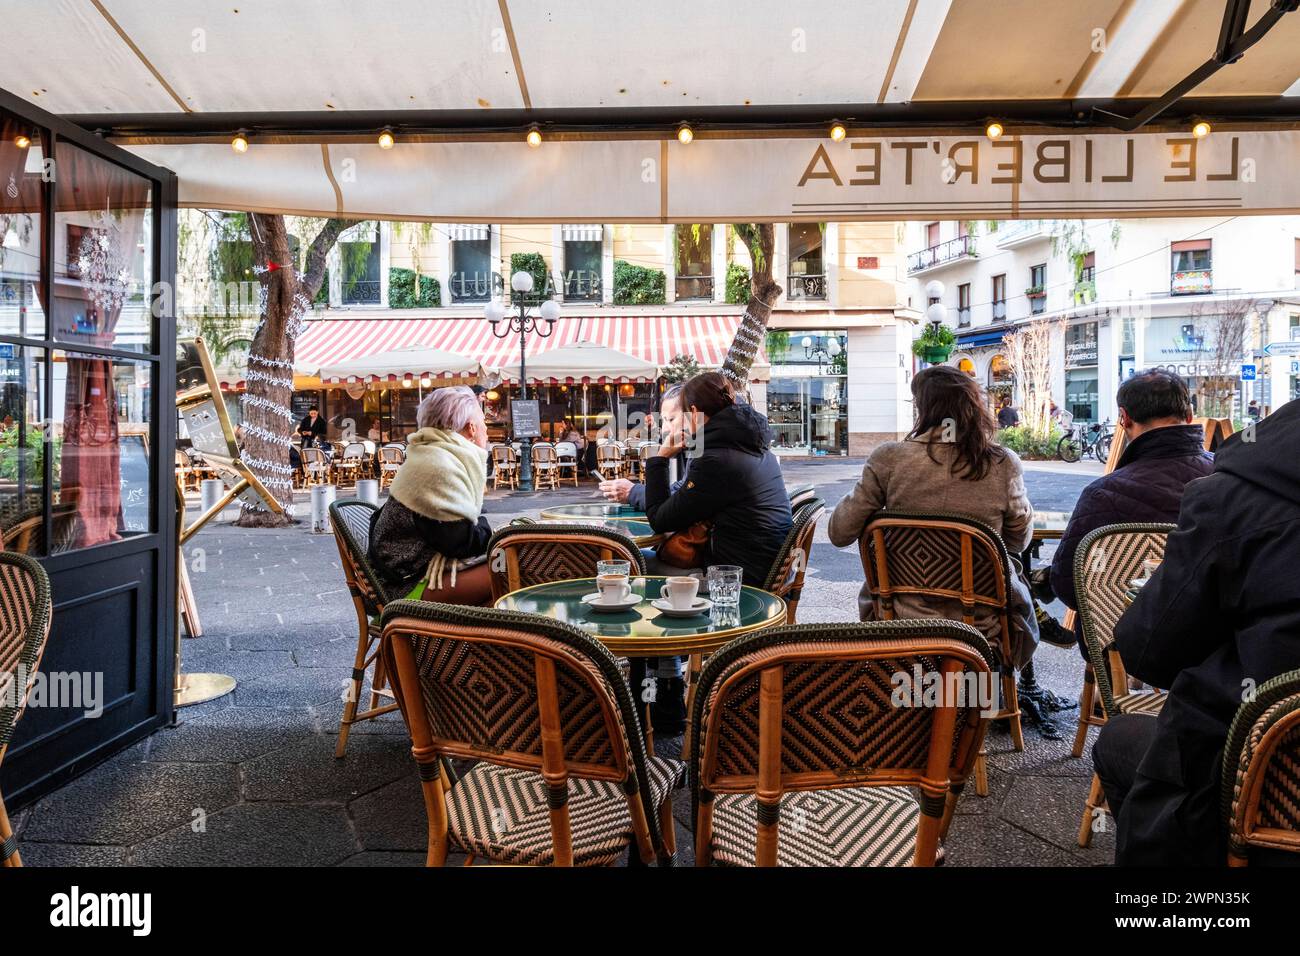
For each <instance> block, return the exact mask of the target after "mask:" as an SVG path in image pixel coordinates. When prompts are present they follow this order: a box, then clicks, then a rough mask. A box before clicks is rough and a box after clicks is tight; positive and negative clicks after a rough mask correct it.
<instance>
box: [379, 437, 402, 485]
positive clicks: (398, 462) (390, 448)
mask: <svg viewBox="0 0 1300 956" xmlns="http://www.w3.org/2000/svg"><path fill="white" fill-rule="evenodd" d="M378 455H379V487H380V488H387V487H388V486H389V485H391V484H392V483H393V479H394V478H396V477H397V470H398V469H399V468H401V467H402V463H403V462H404V461H406V452H405V450H403V449H402V448H399V447H398V446H397V445H385V446H384V447H383V448H381V449H379V451H378Z"/></svg>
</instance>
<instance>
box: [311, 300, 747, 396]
mask: <svg viewBox="0 0 1300 956" xmlns="http://www.w3.org/2000/svg"><path fill="white" fill-rule="evenodd" d="M739 325H740V316H739V315H735V314H732V315H695V314H690V313H683V314H679V315H654V314H639V313H638V314H632V315H596V316H592V315H586V316H580V317H571V318H561V319H560V320H559V321H558V322H556V323H555V332H554V333H553V334H552V335H550V336H549V337H547V338H542V337H541V336H538V335H529V336H527V338H526V343H527V349H528V355H529V356H533V355H540V354H542V353H543V352H547V351H550V350H551V349H556V348H560V347H561V346H564V345H569V344H571V343H573V342H579V341H583V342H593V343H595V344H597V345H604V346H607V347H608V348H612V349H616V350H617V351H619V352H625V353H627V354H628V355H634V356H636V357H637V358H640V359H643V360H645V361H647V362H650V363H652V364H653V365H655V366H657V367H659V368H663V367H664V366H666V365H668V364H670V363H671V362H672V360H673V359H674V358H675V357H676V356H678V355H689V356H691V357H692V358H694V359H695V361H696V362H698V363H699V364H700V366H701V367H703V368H705V369H715V368H718V367H719V366H721V365H722V361H723V359H724V358H725V357H726V355H727V349H728V347H729V346H730V345H731V341H732V339H733V338H735V335H736V328H737V327H738V326H739ZM416 347H423V348H437V349H442V350H443V351H446V352H451V353H454V354H456V355H463V356H465V357H467V358H473V359H477V360H478V362H479V363H480V364H481V365H482V366H483V367H484V368H485V369H491V370H493V371H498V370H500V369H502V368H505V367H506V366H508V365H512V364H517V363H518V359H519V338H518V336H516V335H507V336H506V337H504V338H497V337H496V336H494V335H493V333H492V327H491V326H490V325H489V324H488V323H487V321H486V320H484V319H482V318H479V317H477V316H469V317H465V318H454V319H453V318H447V319H423V318H411V319H406V318H401V319H398V318H391V317H386V318H373V319H316V320H312V321H309V322H308V323H307V328H306V329H305V330H304V331H303V333H302V335H301V336H300V337H299V338H298V341H297V345H296V348H295V358H294V368H295V370H296V371H297V372H298V373H299V374H300V375H316V374H317V373H318V372H319V371H320V369H321V368H323V367H329V366H334V365H340V364H342V363H344V362H347V361H350V360H352V359H357V358H362V357H363V356H367V355H374V354H377V353H379V352H388V351H392V350H394V349H405V348H416ZM409 371H410V372H411V373H412V374H414V375H419V374H422V373H426V372H428V373H432V374H434V375H437V374H438V373H440V372H441V371H444V370H440V369H416V368H413V369H410V370H409ZM767 373H768V363H767V357H766V356H765V355H764V354H762V353H761V352H760V354H759V355H758V357H757V358H756V359H755V361H754V367H753V370H752V373H751V376H750V377H751V380H752V381H762V380H764V379H765V378H766V377H767Z"/></svg>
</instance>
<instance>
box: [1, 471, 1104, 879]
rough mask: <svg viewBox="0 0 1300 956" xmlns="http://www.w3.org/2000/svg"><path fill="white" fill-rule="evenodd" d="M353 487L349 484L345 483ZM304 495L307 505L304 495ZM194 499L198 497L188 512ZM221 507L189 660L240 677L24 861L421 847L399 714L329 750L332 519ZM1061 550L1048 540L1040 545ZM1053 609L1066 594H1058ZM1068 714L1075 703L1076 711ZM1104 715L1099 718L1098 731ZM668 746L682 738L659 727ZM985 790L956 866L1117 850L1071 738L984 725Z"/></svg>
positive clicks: (958, 834) (1067, 670) (682, 825)
mask: <svg viewBox="0 0 1300 956" xmlns="http://www.w3.org/2000/svg"><path fill="white" fill-rule="evenodd" d="M860 470H861V462H860V461H854V460H850V459H822V460H814V461H791V462H786V463H785V471H786V474H787V477H788V480H789V481H790V482H791V483H797V482H813V483H815V484H816V485H817V488H818V491H819V493H820V494H821V495H822V497H823V498H825V499H826V500H827V502H828V503H829V504H831V505H832V506H833V505H834V503H835V502H836V501H838V500H839V499H840V497H842V496H843V495H844V494H845V493H847V492H848V490H849V489H850V488H851V487H852V484H853V481H854V479H855V478H856V476H857V475H858V473H859V472H860ZM1095 473H1096V472H1095V471H1094V470H1093V469H1092V468H1089V467H1087V466H1086V465H1085V464H1084V463H1080V465H1079V466H1060V465H1059V463H1058V465H1056V466H1054V467H1051V468H1040V467H1036V466H1030V467H1029V468H1027V473H1026V483H1027V486H1028V488H1029V494H1030V498H1031V500H1032V501H1033V502H1034V504H1035V505H1036V506H1037V507H1039V508H1042V509H1053V510H1068V509H1069V508H1070V507H1072V505H1073V503H1074V500H1075V498H1076V497H1077V496H1078V494H1079V492H1080V490H1081V489H1082V488H1083V487H1084V485H1086V484H1087V483H1088V482H1089V481H1090V480H1092V478H1093V477H1094V475H1095ZM344 494H345V496H346V494H347V493H346V492H345V493H344ZM592 494H593V489H592V487H591V486H590V485H587V484H584V486H583V487H582V488H581V489H578V490H574V489H573V488H570V489H568V490H567V491H562V492H541V493H537V494H533V495H520V494H517V493H516V494H507V493H506V492H493V493H490V494H489V499H488V502H487V505H486V510H487V512H488V514H489V517H490V520H491V522H492V523H493V525H499V524H503V523H505V522H506V521H508V520H509V519H510V518H511V517H514V516H515V515H519V514H530V513H535V512H536V511H537V510H538V509H539V508H540V507H541V506H542V505H543V504H554V503H559V502H561V501H565V502H567V501H579V500H586V499H588V498H590V497H591V496H592ZM299 510H300V512H302V513H305V512H306V511H307V505H306V503H305V500H304V504H303V505H302V507H301V508H300V509H299ZM196 513H197V501H194V502H191V516H193V515H194V514H196ZM233 517H234V510H233V509H232V510H231V511H230V512H229V514H228V516H226V517H225V518H224V520H223V521H221V522H218V523H214V524H213V525H210V526H209V527H208V528H206V529H204V531H202V532H201V533H200V534H198V535H197V536H196V537H195V538H194V540H193V541H192V542H191V544H190V546H188V547H187V559H188V561H189V563H190V566H191V569H192V579H193V584H194V590H195V593H196V594H197V596H198V601H199V606H200V609H201V613H202V618H203V625H204V629H205V634H204V636H203V637H202V638H199V639H196V640H186V641H185V643H184V649H183V655H184V667H185V670H187V671H191V672H196V671H218V672H223V673H226V674H230V675H232V676H233V677H235V678H236V679H237V680H238V681H239V686H238V688H237V689H236V691H235V692H234V693H233V694H231V695H229V696H227V697H225V698H222V699H220V700H216V701H212V702H210V703H207V704H203V705H199V706H197V707H191V708H186V709H184V710H182V711H181V713H180V720H179V723H178V726H176V727H174V728H168V729H164V730H161V731H159V732H158V733H156V734H154V735H153V736H152V737H151V738H149V739H148V740H145V741H143V742H141V743H139V744H137V745H136V746H134V747H132V748H130V749H129V750H127V751H125V752H123V753H121V754H118V755H116V756H115V757H113V758H111V759H109V760H108V761H106V762H105V763H103V764H101V765H100V766H98V767H96V768H94V769H92V770H91V771H89V772H88V773H86V774H84V775H83V776H82V777H81V778H79V779H78V780H76V781H74V782H72V783H70V784H68V785H67V786H65V787H63V788H62V789H60V790H58V791H56V792H54V793H52V794H50V795H49V796H46V797H44V798H43V799H41V800H39V801H38V802H37V803H36V804H35V805H33V806H31V807H29V808H27V809H25V810H23V811H21V812H19V813H18V814H17V816H16V819H15V823H16V826H17V833H18V837H19V840H20V846H21V848H22V852H23V857H24V860H25V862H27V863H28V864H29V865H32V866H55V865H170V866H177V865H230V866H247V865H272V864H279V865H312V866H329V865H344V866H372V865H412V866H415V865H421V864H422V863H423V860H424V845H425V834H426V829H425V813H424V806H423V802H422V800H421V797H420V788H419V782H418V778H417V776H416V773H415V768H414V764H413V762H412V760H411V758H410V754H409V741H408V738H407V737H406V734H405V728H404V726H403V724H402V722H401V719H400V715H398V714H390V715H386V716H385V717H381V718H379V719H377V720H373V721H368V722H366V723H363V724H358V725H357V726H356V727H355V728H354V729H353V731H352V735H351V737H350V739H349V742H348V753H347V757H346V758H345V759H343V760H335V759H334V744H335V739H336V733H337V729H338V720H339V716H340V714H341V712H342V706H343V705H342V702H341V699H340V697H341V693H342V690H343V687H344V685H345V681H346V678H347V676H348V673H349V671H350V669H351V667H352V657H353V653H354V650H355V642H356V619H355V616H354V613H353V609H352V603H351V600H350V598H349V597H348V593H347V591H346V589H345V587H344V583H343V576H342V572H341V571H340V569H339V565H338V555H337V551H336V548H335V544H334V540H333V537H332V536H331V535H313V534H311V533H310V530H309V528H308V526H307V525H306V524H305V523H303V524H299V525H297V526H295V527H291V528H288V529H283V530H276V531H252V530H243V529H238V528H234V527H232V526H231V525H230V524H229V519H230V518H233ZM824 524H825V523H824V522H823V526H822V527H820V528H819V529H818V533H817V540H816V543H815V545H814V548H813V556H812V567H811V570H810V572H809V578H808V583H807V586H806V587H805V589H804V596H803V600H802V602H801V603H800V605H799V620H800V621H801V622H810V623H812V622H819V621H848V620H853V619H854V617H855V614H856V610H855V599H856V595H857V591H858V587H859V585H860V584H861V580H862V571H861V568H860V566H859V563H858V557H857V553H856V549H854V548H845V549H836V548H832V547H831V546H830V543H829V541H828V540H827V539H826V536H825V528H824ZM1044 551H1045V553H1044V557H1046V556H1048V555H1050V545H1049V546H1048V548H1045V549H1044ZM1053 610H1054V611H1055V612H1056V613H1058V615H1059V613H1060V610H1061V609H1060V608H1059V606H1058V607H1056V608H1053ZM1036 661H1037V669H1038V677H1039V680H1040V682H1041V683H1043V684H1044V685H1046V686H1047V687H1049V688H1050V689H1052V690H1054V691H1055V692H1057V693H1058V694H1061V695H1062V696H1066V697H1070V698H1074V697H1076V696H1077V694H1078V690H1079V686H1080V682H1081V679H1082V669H1083V668H1082V662H1081V660H1080V658H1079V656H1078V654H1076V653H1075V652H1073V651H1065V650H1061V649H1058V648H1054V647H1051V646H1049V645H1044V646H1043V647H1042V648H1041V649H1040V650H1039V653H1038V655H1037V658H1036ZM1065 717H1066V718H1067V721H1066V723H1067V726H1068V730H1069V731H1070V732H1071V735H1072V730H1073V714H1072V712H1067V713H1066V714H1065ZM1094 734H1095V731H1094ZM656 745H657V747H658V748H659V749H660V750H661V752H664V753H672V752H673V751H674V749H675V748H676V747H678V746H680V741H679V740H668V741H664V740H660V741H657V742H656ZM988 748H989V765H990V766H989V786H990V794H989V796H988V797H987V798H985V799H981V798H979V797H977V796H976V795H975V794H974V788H973V787H968V788H967V791H966V793H965V795H963V797H962V800H961V803H960V804H959V808H958V813H959V816H958V818H957V819H956V820H955V821H954V823H953V826H952V830H951V833H950V835H949V841H948V854H947V861H948V865H951V866H1006V865H1019V866H1078V865H1097V864H1105V863H1109V862H1110V860H1111V856H1112V853H1113V848H1114V842H1113V835H1112V834H1111V833H1109V832H1103V833H1099V834H1098V835H1097V836H1096V838H1095V839H1094V841H1093V846H1092V847H1091V848H1090V849H1088V850H1081V849H1079V848H1078V846H1077V845H1076V844H1075V833H1076V831H1077V828H1078V823H1079V814H1080V813H1081V812H1082V809H1083V803H1084V798H1085V796H1086V794H1087V790H1088V782H1089V779H1090V776H1091V773H1092V767H1091V762H1090V760H1089V759H1088V758H1087V757H1084V758H1083V759H1073V758H1071V757H1070V754H1069V750H1070V741H1069V740H1068V739H1067V740H1061V741H1049V740H1045V739H1043V738H1042V737H1041V736H1039V734H1038V733H1037V732H1035V731H1034V730H1032V729H1030V728H1026V731H1025V750H1024V752H1023V753H1015V752H1013V751H1012V749H1011V743H1010V737H1009V735H1008V734H1006V733H1005V732H1001V733H1000V732H996V731H992V732H990V734H989V738H988ZM674 806H675V812H676V817H677V821H678V822H677V826H678V833H677V845H678V859H679V863H681V864H684V865H687V864H690V863H692V862H693V859H692V842H691V838H690V834H689V828H690V799H689V796H688V795H687V794H686V793H685V792H684V791H683V792H682V793H680V794H678V796H677V799H676V801H675V804H674Z"/></svg>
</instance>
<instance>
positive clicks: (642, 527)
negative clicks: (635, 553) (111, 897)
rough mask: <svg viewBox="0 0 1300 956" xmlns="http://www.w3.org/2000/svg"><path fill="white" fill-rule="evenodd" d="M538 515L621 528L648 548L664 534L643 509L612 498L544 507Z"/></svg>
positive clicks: (574, 522)
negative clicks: (653, 526)
mask: <svg viewBox="0 0 1300 956" xmlns="http://www.w3.org/2000/svg"><path fill="white" fill-rule="evenodd" d="M539 517H540V518H541V520H542V521H544V522H545V521H563V522H567V523H570V524H590V525H595V526H597V527H605V528H613V529H614V530H615V531H622V532H623V533H624V534H626V535H628V536H629V537H630V538H632V540H633V541H635V542H636V545H637V547H638V548H648V547H650V546H652V545H655V544H658V543H659V542H660V541H662V540H663V539H664V537H665V536H664V535H662V534H656V533H655V530H654V529H653V528H651V527H650V522H649V521H647V520H646V516H645V512H644V511H637V510H636V509H635V508H629V507H628V506H627V505H619V504H614V503H612V502H604V503H601V502H592V503H590V504H578V505H555V506H554V507H551V508H543V509H542V511H541V513H540V514H539Z"/></svg>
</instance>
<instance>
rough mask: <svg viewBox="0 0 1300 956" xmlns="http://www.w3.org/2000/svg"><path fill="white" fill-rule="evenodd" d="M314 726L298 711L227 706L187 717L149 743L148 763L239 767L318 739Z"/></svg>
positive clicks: (182, 715)
mask: <svg viewBox="0 0 1300 956" xmlns="http://www.w3.org/2000/svg"><path fill="white" fill-rule="evenodd" d="M316 736H317V729H316V721H315V720H314V719H313V717H312V715H311V713H310V712H309V711H308V710H307V709H306V708H303V709H301V710H279V709H271V708H264V707H226V708H222V709H219V710H214V711H210V712H208V713H206V714H202V715H199V716H196V717H190V716H189V715H188V714H187V713H186V711H184V710H182V711H181V723H180V724H179V725H178V726H176V727H173V728H165V729H163V730H160V731H158V732H157V733H156V734H154V735H153V736H152V737H151V738H149V744H150V746H149V754H148V758H147V759H149V760H152V761H160V762H177V761H179V762H190V763H240V762H242V761H245V760H248V759H250V758H252V757H259V756H261V755H262V754H266V753H270V752H271V751H273V750H279V749H280V748H282V747H287V746H290V745H291V744H293V743H295V742H297V741H300V740H302V739H303V738H305V737H312V738H314V737H316Z"/></svg>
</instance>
